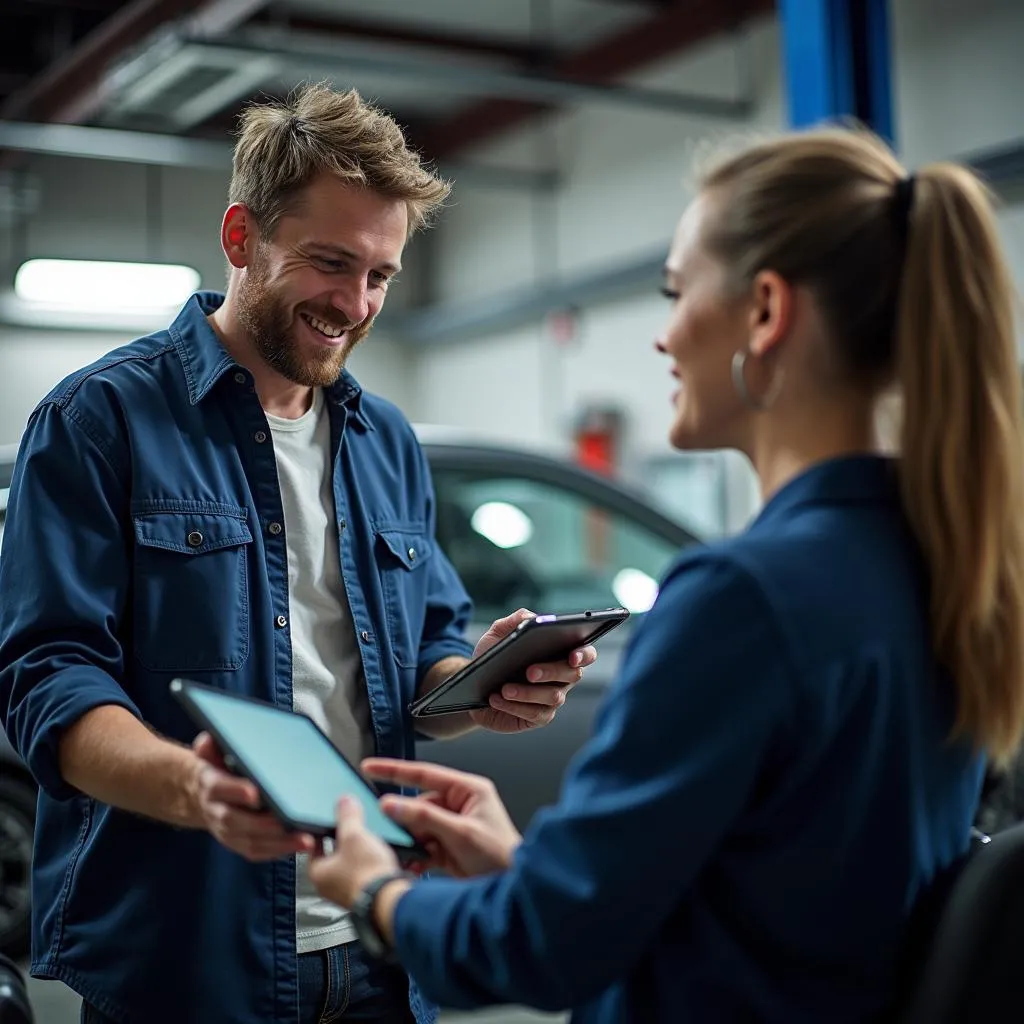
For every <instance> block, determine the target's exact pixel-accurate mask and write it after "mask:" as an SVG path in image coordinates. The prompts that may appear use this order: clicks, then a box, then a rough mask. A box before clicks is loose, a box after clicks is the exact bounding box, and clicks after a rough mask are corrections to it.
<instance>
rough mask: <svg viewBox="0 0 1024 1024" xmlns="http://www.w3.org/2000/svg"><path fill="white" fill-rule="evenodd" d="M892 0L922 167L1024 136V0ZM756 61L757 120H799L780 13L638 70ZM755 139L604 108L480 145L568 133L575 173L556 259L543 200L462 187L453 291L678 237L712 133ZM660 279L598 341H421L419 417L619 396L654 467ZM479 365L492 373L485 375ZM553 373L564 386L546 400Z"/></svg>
mask: <svg viewBox="0 0 1024 1024" xmlns="http://www.w3.org/2000/svg"><path fill="white" fill-rule="evenodd" d="M892 6H893V27H894V44H895V66H894V71H895V83H894V91H895V97H894V99H895V105H896V117H897V135H898V140H897V141H898V147H899V149H900V152H901V156H903V158H904V159H905V160H906V161H907V163H908V164H909V165H910V166H911V167H913V166H918V165H920V164H921V163H923V162H926V161H928V160H935V159H940V158H949V157H956V156H961V155H965V154H967V153H969V152H971V151H974V150H978V149H984V148H987V147H991V146H997V145H1000V144H1004V143H1006V142H1008V141H1011V140H1016V139H1018V138H1020V137H1021V136H1024V115H1022V113H1021V109H1022V108H1021V99H1020V97H1021V96H1022V95H1024V61H1022V60H1021V58H1020V44H1021V41H1022V40H1024V3H1020V2H1019V0H972V3H971V4H969V5H968V4H966V3H964V2H963V0H892ZM741 66H742V68H743V69H744V72H745V75H746V77H747V80H748V81H749V82H750V83H751V86H752V88H753V89H754V92H755V95H756V96H757V109H756V111H755V114H754V116H753V118H752V119H751V122H750V125H749V126H748V127H749V129H751V130H752V131H759V130H764V129H767V130H773V129H776V128H779V127H783V126H784V121H785V110H784V100H783V95H782V90H783V83H782V68H781V37H780V32H779V28H778V25H777V24H776V22H775V21H774V19H765V20H763V21H761V22H759V23H757V24H756V25H755V26H753V27H752V28H750V29H749V30H748V33H747V38H746V39H745V40H744V41H743V43H742V44H741V45H740V46H738V47H737V45H736V43H735V40H729V39H720V40H717V41H715V42H713V43H711V44H709V45H707V46H704V47H701V48H700V49H698V50H696V51H694V52H691V53H688V54H686V55H684V56H683V57H682V58H676V59H673V60H671V61H668V62H666V63H665V64H663V65H662V66H661V67H659V68H657V69H654V70H653V71H652V72H649V73H647V74H645V75H643V76H641V77H640V78H638V79H637V81H641V82H644V83H648V84H652V85H659V86H663V87H667V88H677V89H691V90H694V91H701V92H703V91H710V92H719V93H723V94H727V93H728V91H729V89H730V87H732V86H733V83H734V82H735V81H736V75H737V69H738V68H739V67H741ZM545 132H546V135H545ZM737 134H743V128H742V126H741V127H737V126H734V125H723V124H722V123H720V122H719V123H713V122H709V121H701V120H699V119H690V118H680V117H672V116H667V115H658V114H648V113H634V112H615V113H611V114H609V113H607V112H597V111H595V110H592V109H590V110H586V111H582V112H578V113H574V114H572V115H569V116H563V117H559V118H558V119H556V120H553V121H552V122H550V123H549V126H548V128H547V129H546V130H541V131H538V130H537V129H531V130H530V131H529V132H523V133H520V134H519V135H518V136H516V137H513V138H509V139H506V140H504V141H502V142H501V143H500V144H498V145H496V146H492V147H490V148H488V149H487V150H485V151H484V152H482V153H481V154H478V156H479V158H481V159H488V160H494V161H496V162H505V163H514V162H517V161H519V162H523V161H526V160H529V159H530V158H531V157H532V158H535V157H536V155H537V154H538V153H539V152H543V151H544V141H545V137H546V138H548V139H551V138H553V139H554V142H555V150H554V154H553V155H554V156H555V157H556V158H557V160H558V162H559V165H560V166H561V168H562V170H563V171H564V172H565V174H566V176H567V182H566V184H565V187H564V189H563V190H562V192H561V193H560V194H559V195H558V196H557V198H556V199H555V200H554V202H553V204H552V203H549V205H548V207H547V211H544V210H543V209H542V212H541V216H540V223H542V224H543V225H544V227H543V230H544V231H545V232H546V233H547V235H546V244H547V246H548V249H547V251H548V252H549V254H550V255H549V256H548V258H547V259H545V258H539V257H538V243H537V235H536V234H534V233H533V229H534V227H535V223H536V221H537V209H536V208H533V209H531V205H530V203H529V201H528V200H527V199H525V198H523V197H518V198H516V199H509V198H504V197H503V198H501V199H500V200H499V199H496V197H495V196H494V194H488V193H483V192H479V193H476V194H473V193H468V194H466V195H462V196H460V197H459V203H458V205H457V206H456V208H454V209H453V210H451V211H449V213H448V214H447V215H446V217H445V220H444V222H443V224H442V226H441V227H440V228H439V240H440V241H439V245H438V249H439V251H440V253H441V256H442V266H441V268H440V271H439V272H438V273H437V275H436V280H437V281H438V284H439V294H438V298H439V299H440V300H442V301H447V302H458V301H464V300H467V299H479V298H480V297H481V296H482V295H487V294H498V293H500V292H502V291H504V290H505V289H506V288H508V287H509V286H511V285H518V284H523V283H525V282H528V281H530V280H531V279H532V280H543V281H548V280H549V279H550V278H551V277H553V276H555V275H557V274H558V273H570V272H572V271H574V270H578V269H581V268H588V267H596V266H602V265H603V266H611V265H614V264H615V263H616V262H617V261H619V262H622V261H628V260H629V259H630V258H631V257H635V256H637V255H639V254H642V253H647V252H650V251H651V250H652V247H657V246H659V245H665V244H666V243H667V241H668V238H669V235H670V232H671V228H672V222H673V219H674V217H675V216H676V215H677V213H678V211H679V209H680V208H681V207H682V205H683V203H684V201H685V199H686V197H687V190H686V187H685V184H684V178H685V175H686V172H687V168H688V167H689V166H690V165H691V163H692V157H693V152H694V148H695V146H699V145H701V143H702V142H703V141H704V140H708V139H714V138H718V137H722V136H725V137H727V138H728V137H730V136H735V135H737ZM549 153H551V150H549ZM545 202H547V201H545ZM552 207H553V209H554V217H553V221H554V228H553V229H552V226H551V224H550V223H549V222H548V216H549V211H550V210H551V208H552ZM1000 218H1001V225H1002V228H1003V237H1004V242H1005V245H1006V247H1007V251H1008V253H1009V256H1010V259H1011V262H1012V264H1013V268H1014V271H1015V274H1016V277H1017V280H1018V282H1020V283H1021V284H1024V204H1021V205H1008V206H1006V207H1005V208H1004V209H1003V210H1002V212H1001V215H1000ZM544 244H545V243H543V242H542V244H541V249H542V251H543V247H544ZM654 284H655V282H652V294H651V295H649V296H642V297H637V298H633V299H629V300H625V301H619V302H615V303H601V304H596V305H593V306H592V307H591V308H589V309H587V310H585V311H583V316H582V319H581V326H580V336H579V338H578V340H577V342H576V344H575V345H574V346H572V347H570V348H569V349H568V350H564V351H563V350H559V349H558V348H557V347H556V346H555V345H554V343H553V342H552V341H551V340H550V338H549V337H548V336H547V334H546V332H545V330H544V327H543V325H542V324H536V325H533V326H526V327H520V328H518V329H517V330H516V331H515V332H513V333H510V334H507V335H496V336H491V337H487V338H480V339H474V340H473V342H471V343H467V344H461V345H459V344H456V345H451V346H438V347H434V348H432V349H427V350H425V351H423V352H421V353H420V356H419V366H420V387H419V388H418V389H417V402H416V404H415V409H416V412H417V414H418V415H419V416H421V417H422V418H424V419H430V420H443V421H445V422H449V423H456V424H459V425H462V426H464V427H466V428H468V429H476V428H481V427H484V426H486V425H488V424H491V423H493V422H495V416H496V411H497V410H505V409H507V408H509V407H510V406H512V405H515V407H516V410H517V413H518V415H517V417H516V419H515V420H505V421H504V422H509V423H511V422H514V423H515V431H516V432H517V433H520V434H523V435H525V436H528V437H534V436H548V437H550V436H551V432H552V431H553V430H555V431H561V435H562V437H563V438H565V437H566V436H567V435H568V431H569V429H570V426H571V423H572V421H573V417H574V415H575V413H576V412H577V411H578V410H579V409H580V408H581V407H582V406H583V405H585V404H587V403H590V402H596V403H599V404H607V403H609V402H611V403H617V404H618V405H620V406H621V407H622V408H623V409H624V410H625V411H626V413H627V437H626V460H625V466H624V469H625V472H626V475H627V476H628V475H630V473H631V472H632V473H635V472H637V471H638V467H641V466H642V461H643V459H644V458H645V457H648V456H658V455H661V454H663V453H665V452H667V445H666V442H665V440H664V433H665V430H666V427H667V424H668V419H669V406H668V393H669V391H670V386H669V383H668V381H667V378H666V377H665V367H664V365H663V361H662V360H661V359H660V358H659V357H658V356H657V355H656V354H655V353H654V351H653V349H652V345H651V342H652V339H653V337H654V336H655V335H656V334H657V332H658V330H659V328H660V326H661V323H662V319H663V318H664V316H665V315H666V312H667V310H666V309H665V307H664V303H663V302H662V301H660V300H659V298H658V297H657V296H655V295H654V294H653V286H654ZM469 366H472V367H473V368H474V370H473V371H472V372H473V373H474V374H475V375H476V379H477V380H478V381H483V382H484V383H483V384H482V385H480V386H477V387H471V386H467V384H468V383H469V380H468V377H467V374H468V373H469V372H470V371H469V370H468V369H467V368H468V367H469ZM498 368H500V369H498ZM538 372H541V373H542V374H543V375H544V380H545V381H546V388H545V390H544V391H543V394H544V396H545V397H544V399H543V401H538V399H539V396H540V395H541V393H542V392H540V391H539V390H538V386H537V380H536V376H537V374H538ZM488 382H492V383H488ZM446 383H450V384H451V385H452V386H446ZM496 392H500V393H496ZM727 474H728V477H729V480H730V488H731V491H730V493H731V495H732V511H731V513H730V521H729V523H728V524H727V526H729V527H735V526H738V525H739V524H740V523H742V522H743V521H744V519H745V518H746V517H747V516H749V514H750V513H751V512H752V511H754V509H755V508H756V506H757V499H756V495H755V494H754V493H753V491H752V490H751V487H750V483H751V481H750V477H749V473H748V471H747V470H746V468H745V467H744V466H743V464H742V463H739V462H736V461H735V460H733V461H731V462H730V463H729V467H728V469H727ZM683 504H685V501H684V502H683Z"/></svg>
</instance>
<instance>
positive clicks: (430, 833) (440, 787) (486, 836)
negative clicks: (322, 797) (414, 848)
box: [362, 757, 523, 878]
mask: <svg viewBox="0 0 1024 1024" xmlns="http://www.w3.org/2000/svg"><path fill="white" fill-rule="evenodd" d="M362 767H363V772H364V773H365V774H366V775H367V776H369V777H370V778H372V779H376V780H378V781H380V782H391V783H394V784H396V785H400V786H412V787H414V788H416V789H419V790H422V791H423V792H421V793H420V795H419V796H416V797H401V796H393V795H388V796H385V797H383V798H382V799H381V807H383V809H384V811H385V813H386V814H387V815H388V816H389V817H391V818H392V819H394V820H395V821H396V822H398V824H399V825H401V826H402V827H403V828H405V829H406V830H407V831H409V832H411V833H412V834H413V836H414V837H415V838H416V839H418V840H419V841H420V843H422V845H423V846H424V847H425V848H426V850H427V852H428V853H429V854H430V858H431V860H430V866H431V867H436V868H439V869H440V870H442V871H444V872H446V873H447V874H450V875H454V876H456V877H459V878H467V877H470V876H472V875H483V874H488V873H489V872H492V871H502V870H504V869H505V868H507V867H508V866H509V864H510V863H511V861H512V854H513V853H514V852H515V850H516V848H517V847H518V846H519V844H520V843H521V842H522V839H523V837H522V836H521V835H520V834H519V832H518V831H517V830H516V827H515V825H513V824H512V819H511V818H510V817H509V816H508V811H506V810H505V806H504V804H502V802H501V798H500V797H499V796H498V793H497V790H496V789H495V788H494V783H493V782H491V780H490V779H485V778H483V777H482V776H480V775H469V774H467V773H466V772H459V771H456V770H455V769H454V768H445V767H442V766H441V765H436V764H422V763H419V762H416V761H400V760H394V759H391V758H384V757H371V758H367V759H366V760H365V761H364V762H363V766H362Z"/></svg>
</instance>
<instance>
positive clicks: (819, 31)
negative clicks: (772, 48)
mask: <svg viewBox="0 0 1024 1024" xmlns="http://www.w3.org/2000/svg"><path fill="white" fill-rule="evenodd" d="M778 10H779V18H780V21H781V24H782V35H783V57H784V72H785V82H786V99H787V104H788V113H789V122H790V124H791V125H792V126H793V127H794V128H802V127H806V126H808V125H813V124H820V123H822V122H824V121H837V120H841V119H844V118H846V119H850V118H854V119H856V120H857V121H859V122H861V123H862V124H864V125H866V126H867V127H869V128H871V129H872V130H873V131H875V132H877V133H878V134H879V135H881V136H882V137H883V138H885V139H887V140H888V141H889V143H890V144H893V143H894V142H895V125H894V117H893V96H892V35H891V32H890V28H889V0H778Z"/></svg>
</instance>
